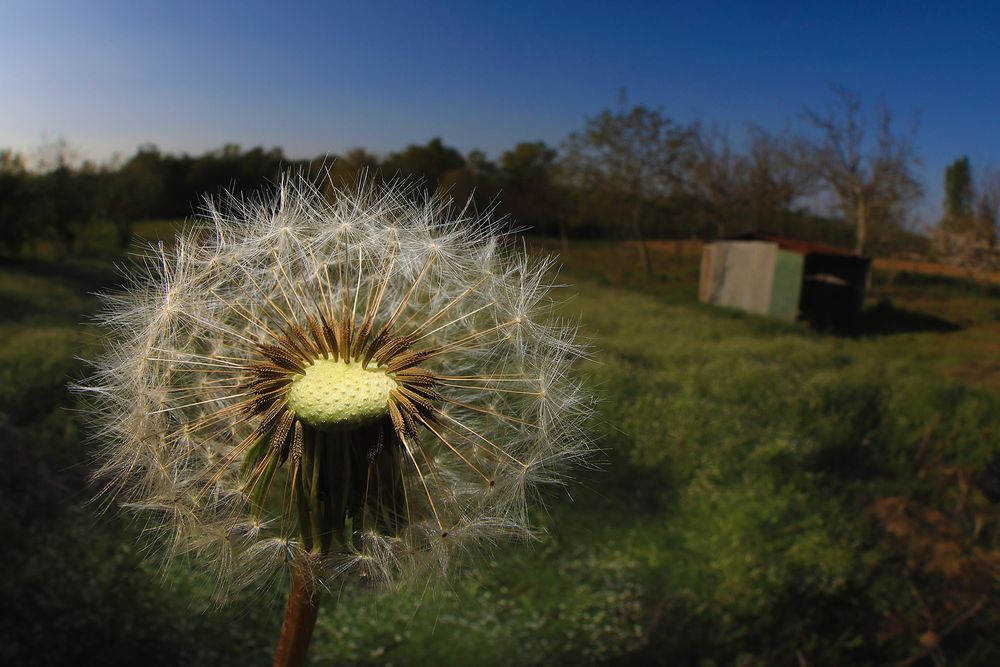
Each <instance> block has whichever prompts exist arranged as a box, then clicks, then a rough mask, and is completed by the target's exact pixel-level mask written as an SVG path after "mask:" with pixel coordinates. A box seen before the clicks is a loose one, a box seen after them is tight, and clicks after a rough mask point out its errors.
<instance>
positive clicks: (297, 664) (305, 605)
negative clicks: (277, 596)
mask: <svg viewBox="0 0 1000 667" xmlns="http://www.w3.org/2000/svg"><path fill="white" fill-rule="evenodd" d="M319 601H320V591H319V589H318V588H317V587H316V586H315V585H314V584H313V583H312V580H311V579H310V578H309V577H308V575H307V574H305V573H304V572H303V571H302V568H299V567H296V568H293V569H292V582H291V587H290V589H289V591H288V604H287V605H286V606H285V620H284V622H283V623H282V624H281V637H280V638H279V639H278V648H277V650H276V651H275V653H274V667H301V666H302V665H305V664H306V653H307V652H308V651H309V642H310V641H311V640H312V633H313V628H315V627H316V615H317V614H318V613H319Z"/></svg>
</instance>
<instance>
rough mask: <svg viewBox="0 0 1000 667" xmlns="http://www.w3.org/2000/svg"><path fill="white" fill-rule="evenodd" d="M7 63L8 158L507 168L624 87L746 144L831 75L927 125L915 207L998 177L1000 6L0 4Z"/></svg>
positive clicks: (825, 97) (821, 96) (1, 97)
mask: <svg viewBox="0 0 1000 667" xmlns="http://www.w3.org/2000/svg"><path fill="white" fill-rule="evenodd" d="M0 63H2V64H0V147H12V148H15V149H18V150H22V151H26V152H30V151H32V150H33V149H35V148H36V147H37V146H38V145H39V144H40V143H41V142H42V140H43V138H48V139H54V138H56V137H59V136H63V137H65V138H66V139H67V140H68V141H69V142H70V143H71V144H72V145H74V146H76V147H78V148H80V149H82V151H83V152H84V154H85V155H87V156H88V157H91V158H94V159H104V158H107V157H109V156H110V155H111V154H112V153H114V152H116V151H117V152H120V153H124V154H130V153H131V152H133V151H134V150H135V148H136V147H137V146H138V145H139V144H141V143H146V142H153V143H156V144H158V145H159V146H160V147H161V148H162V149H164V150H166V151H172V152H181V151H187V152H201V151H203V150H206V149H210V148H216V147H219V146H221V145H222V144H225V143H239V144H242V145H244V146H254V145H264V146H266V147H271V146H281V147H283V148H284V149H285V150H286V152H287V153H288V154H289V155H291V156H293V157H313V156H317V155H321V154H324V153H330V152H333V153H336V152H339V151H343V150H346V149H348V148H351V147H354V146H363V147H365V148H368V149H370V150H373V151H375V152H378V153H385V152H388V151H392V150H398V149H400V148H402V147H404V146H406V145H407V144H410V143H423V142H426V141H427V140H428V139H430V138H432V137H434V136H440V137H442V138H443V139H444V140H445V142H446V143H448V144H450V145H453V146H455V147H457V148H458V149H460V150H462V151H463V152H466V151H468V150H471V149H473V148H481V149H484V150H485V151H486V152H487V153H488V154H490V155H491V156H496V155H498V154H499V152H500V151H502V150H504V149H505V148H509V147H512V146H513V145H514V144H516V143H517V142H519V141H525V140H544V141H546V142H548V143H550V144H554V145H558V144H559V142H561V141H562V140H563V139H564V138H565V137H566V135H567V134H568V133H569V132H571V131H573V130H575V129H578V128H580V127H582V124H583V121H584V118H585V116H588V115H593V114H595V113H597V112H599V111H600V110H602V109H604V108H608V107H613V106H615V105H616V104H617V97H618V91H619V90H620V89H622V88H624V89H626V90H627V91H628V96H629V101H630V102H632V103H635V104H643V105H646V106H650V107H654V108H660V109H661V110H662V112H663V113H664V114H665V115H667V116H669V117H671V118H674V119H675V120H678V121H681V122H687V121H691V120H695V119H699V120H702V121H703V122H706V123H709V124H712V123H714V124H717V125H719V126H720V127H721V128H723V129H725V130H727V131H728V132H730V134H731V135H733V137H734V138H739V137H742V136H743V134H744V131H745V129H746V127H747V126H749V125H751V124H757V125H760V126H763V127H765V128H767V129H772V130H779V129H781V128H783V127H784V126H786V125H789V124H791V125H796V124H798V123H799V118H800V112H801V110H802V108H803V106H811V107H814V108H822V107H824V106H825V105H826V104H827V103H828V102H829V101H830V98H831V95H830V92H829V88H828V85H829V84H830V83H831V82H835V83H838V84H841V85H844V86H846V87H848V88H851V89H853V90H855V91H857V92H858V93H859V94H861V95H862V97H863V99H864V100H865V101H866V103H868V105H869V106H872V105H874V103H875V102H876V100H877V99H878V98H879V97H880V96H881V97H884V99H885V101H886V102H887V103H888V105H889V107H890V108H891V109H892V110H893V111H894V112H895V114H896V117H897V119H898V120H899V121H900V126H901V127H902V126H903V124H905V123H906V122H908V121H909V119H910V118H911V117H913V116H914V115H916V116H917V117H918V119H919V123H920V124H919V134H918V142H917V145H918V149H919V153H920V155H921V156H922V158H923V162H924V164H923V166H922V167H921V169H920V173H921V175H922V177H923V180H924V183H925V186H926V188H927V193H928V194H927V201H926V202H925V204H924V205H923V211H924V213H925V216H933V215H936V211H937V210H938V208H939V206H940V198H941V180H942V176H941V174H942V170H943V169H944V166H945V165H946V164H947V163H948V162H950V161H951V160H952V159H954V158H955V157H957V156H959V155H961V154H963V153H964V154H967V155H968V156H969V157H970V159H971V160H972V163H973V167H974V168H976V167H985V166H994V167H1000V133H998V132H997V125H998V123H997V121H998V118H1000V4H998V3H981V4H976V3H964V4H963V3H940V4H936V5H931V4H930V3H921V2H916V1H911V2H857V3H848V2H840V3H837V2H815V3H813V2H802V1H800V2H790V3H760V2H732V3H726V2H690V1H688V2H683V3H627V2H603V3H589V2H580V1H577V2H569V1H567V2H546V1H542V0H536V1H534V2H525V3H521V2H497V3H486V2H452V3H431V2H413V1H411V2H399V3H392V2H371V3H365V2H350V3H348V2H309V3H293V2H277V1H272V2H260V3H257V2H251V1H248V0H243V1H240V2H212V1H211V0H202V1H201V2H187V1H182V0H172V1H163V2H145V1H142V0H129V1H127V2H104V1H101V0H86V1H68V0H67V1H65V2H50V1H46V0H23V1H21V2H12V1H9V0H0ZM922 217H923V216H922Z"/></svg>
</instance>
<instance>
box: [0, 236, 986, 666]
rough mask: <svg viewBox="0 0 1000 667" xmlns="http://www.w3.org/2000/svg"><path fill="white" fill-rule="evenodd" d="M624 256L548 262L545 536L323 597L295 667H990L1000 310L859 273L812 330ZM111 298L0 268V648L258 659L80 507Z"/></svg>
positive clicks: (258, 624)
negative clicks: (585, 382)
mask: <svg viewBox="0 0 1000 667" xmlns="http://www.w3.org/2000/svg"><path fill="white" fill-rule="evenodd" d="M155 229H158V227H157V225H155V224H153V225H150V228H149V230H147V231H149V232H150V233H151V230H155ZM533 247H534V249H535V250H536V251H539V252H548V251H552V252H554V251H555V250H556V249H557V246H556V245H553V244H551V243H547V242H536V243H534V244H533ZM633 253H634V249H632V248H629V247H628V246H626V245H611V244H608V243H603V242H602V243H592V244H587V243H577V244H574V245H572V246H571V248H570V251H569V252H568V253H566V254H565V256H564V257H563V259H564V262H565V269H564V270H563V271H562V273H561V274H560V275H559V277H558V280H559V282H561V283H565V284H566V285H567V287H565V288H563V289H561V290H560V291H559V292H560V297H561V298H563V299H564V302H563V304H562V306H561V310H562V312H563V313H564V314H565V315H567V316H569V317H574V318H579V319H580V321H581V324H582V329H583V332H584V334H585V335H586V336H587V337H588V338H589V339H590V341H591V343H592V346H593V352H594V354H593V358H592V359H591V360H589V361H587V362H584V363H582V364H581V365H580V368H579V371H580V372H581V373H583V374H585V375H586V376H587V377H588V378H589V380H590V382H591V384H592V386H593V387H594V389H595V391H596V393H597V394H598V396H599V399H600V401H599V411H598V412H599V414H598V417H597V419H596V420H595V424H594V427H595V428H596V429H597V430H598V431H599V432H600V433H601V440H600V445H601V447H602V450H603V454H602V457H601V461H600V465H599V466H598V467H597V468H595V469H593V470H585V471H582V472H581V474H580V476H579V479H578V480H577V481H576V482H575V483H573V484H572V485H570V486H569V487H567V488H566V489H554V490H552V492H551V493H550V495H549V504H548V507H547V509H546V510H540V511H539V512H538V514H537V517H536V520H537V523H538V524H539V525H540V526H542V527H543V528H544V529H545V531H546V532H547V536H546V537H545V539H544V540H542V541H541V542H539V543H537V544H532V545H513V546H508V547H506V548H504V549H502V550H500V551H498V552H497V553H496V554H495V555H494V556H493V557H492V558H491V559H488V560H485V561H482V562H480V563H478V565H477V567H475V568H472V569H470V570H469V571H468V572H467V573H466V574H464V575H463V576H461V577H458V578H455V579H453V580H451V581H450V582H449V584H448V585H447V586H446V587H445V588H444V589H433V590H432V589H427V590H424V589H418V590H413V591H404V592H402V593H399V592H394V593H388V592H373V591H364V590H355V589H350V588H345V589H343V590H340V591H332V592H331V593H330V594H329V595H328V596H327V598H326V601H325V603H324V607H323V609H322V611H321V614H320V620H319V625H318V627H317V630H316V635H315V638H314V644H313V650H312V654H311V655H312V661H313V664H316V665H328V664H337V665H366V664H385V665H388V664H396V665H432V664H477V665H534V664H546V665H551V664H606V665H613V664H630V665H632V664H660V665H704V666H709V665H797V666H801V665H826V664H852V665H883V664H922V661H925V662H926V664H939V660H944V659H947V660H948V662H949V663H950V664H957V665H979V664H996V663H997V662H998V661H1000V645H998V643H997V641H996V639H995V638H996V637H997V636H1000V607H998V604H997V600H998V599H1000V596H998V595H997V593H998V592H1000V522H998V513H997V502H1000V455H998V453H997V452H998V451H1000V450H998V445H1000V418H998V415H1000V295H998V294H997V293H995V292H991V291H990V290H987V289H985V288H982V287H978V286H975V285H968V284H962V283H957V282H951V281H946V280H942V279H934V280H931V279H921V278H917V277H913V276H907V275H888V274H878V275H876V279H875V283H874V285H873V289H872V291H871V295H870V304H869V308H868V310H867V311H866V313H865V316H864V318H863V320H862V327H861V330H860V331H859V334H858V335H856V336H852V337H834V336H827V335H821V334H818V333H814V332H812V331H810V330H809V329H807V328H806V327H805V326H804V325H788V324H781V323H777V322H772V321H769V320H765V319H760V318H756V317H750V316H745V315H742V314H740V313H737V312H732V311H727V310H723V309H716V308H712V307H708V306H705V305H702V304H699V303H698V302H697V300H696V292H697V276H698V270H697V257H696V256H694V255H692V254H690V253H685V252H683V248H680V249H677V250H676V251H674V250H670V249H666V248H660V249H654V260H655V265H656V267H657V276H656V278H655V279H654V280H651V281H650V280H646V279H644V278H643V277H642V276H641V275H640V274H639V272H638V269H634V270H633V269H632V268H630V267H632V266H636V262H635V257H634V254H633ZM120 282H121V279H120V277H119V275H118V274H117V273H116V271H115V269H114V267H113V265H112V263H111V262H109V261H105V260H69V261H63V262H60V263H55V262H18V263H13V262H6V263H3V264H0V447H2V456H3V462H4V465H3V466H0V535H2V539H0V558H2V562H3V563H4V565H5V572H6V573H5V576H3V577H0V661H2V662H3V663H4V664H38V665H61V664H72V663H80V662H88V663H92V664H147V665H161V664H162V665H174V664H206V665H207V664H212V665H257V664H259V665H265V664H269V662H270V655H271V653H270V652H271V651H273V643H274V641H275V638H276V636H277V631H278V625H279V622H280V619H281V610H282V606H283V598H282V596H281V594H280V593H279V594H277V595H275V596H273V597H267V596H264V597H262V596H260V595H259V594H246V595H245V596H244V597H243V598H241V599H239V600H236V601H235V602H234V603H233V604H231V605H229V606H227V607H225V608H222V609H219V608H216V607H215V606H214V605H213V598H212V591H213V582H212V580H211V579H210V578H202V577H199V576H196V575H192V574H190V573H189V572H188V570H187V569H186V568H185V566H184V563H183V562H181V561H179V562H175V563H173V564H172V565H171V566H170V567H169V568H167V569H166V570H165V571H164V572H162V573H161V572H160V570H159V568H158V565H157V563H156V562H155V561H152V560H149V559H148V558H146V554H145V552H144V550H143V547H142V544H143V538H142V526H141V525H134V524H132V523H130V522H129V521H127V520H126V519H125V518H122V517H118V516H116V515H115V514H114V513H106V512H105V513H102V512H101V511H100V509H101V508H99V507H95V506H94V505H92V504H90V503H89V502H88V500H89V498H90V497H91V496H92V494H93V489H92V488H91V487H90V486H89V481H88V465H89V464H88V457H89V455H90V448H91V447H92V445H90V444H88V443H87V442H86V440H85V437H84V436H85V431H84V428H83V426H82V424H81V421H82V420H80V419H79V415H78V414H76V413H75V412H74V402H73V398H72V397H71V396H70V395H69V394H68V393H67V392H66V390H65V389H64V386H65V383H66V382H67V380H70V379H72V378H74V377H79V376H80V375H81V374H82V373H84V372H85V369H84V365H83V364H82V363H81V362H80V361H78V358H87V357H91V356H93V354H94V353H95V351H96V350H97V349H99V347H100V346H101V345H102V344H103V341H102V339H101V334H100V332H99V331H98V330H96V329H95V328H94V327H92V326H90V325H88V324H86V317H87V315H88V314H89V313H92V312H93V311H94V310H95V309H96V308H97V307H98V301H97V299H96V298H95V297H94V296H92V293H93V292H95V291H97V290H100V289H107V288H111V287H113V286H115V285H116V284H118V283H120ZM890 300H891V304H890Z"/></svg>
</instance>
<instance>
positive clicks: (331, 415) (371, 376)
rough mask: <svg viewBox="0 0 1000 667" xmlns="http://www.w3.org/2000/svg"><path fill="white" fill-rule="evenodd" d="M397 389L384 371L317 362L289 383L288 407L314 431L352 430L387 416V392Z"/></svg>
mask: <svg viewBox="0 0 1000 667" xmlns="http://www.w3.org/2000/svg"><path fill="white" fill-rule="evenodd" d="M396 386H397V382H396V380H395V379H393V378H392V377H391V376H390V375H388V374H387V373H386V372H385V369H384V368H380V367H376V366H374V365H371V366H369V367H368V368H363V367H362V365H361V364H360V363H344V362H343V361H334V360H332V359H317V360H315V361H314V362H313V363H312V365H311V366H306V369H305V372H304V373H303V374H302V375H296V376H295V378H294V379H293V380H292V384H291V387H290V388H289V390H288V407H289V408H290V409H291V410H292V411H293V412H295V416H296V417H298V418H299V419H300V420H302V421H303V422H305V423H306V424H308V425H310V426H312V427H314V428H317V429H320V430H324V431H328V430H339V429H352V428H356V427H358V426H364V425H365V424H370V423H372V422H374V421H377V420H379V419H380V418H382V417H384V416H386V415H387V414H389V392H390V391H392V390H393V389H394V388H395V387H396Z"/></svg>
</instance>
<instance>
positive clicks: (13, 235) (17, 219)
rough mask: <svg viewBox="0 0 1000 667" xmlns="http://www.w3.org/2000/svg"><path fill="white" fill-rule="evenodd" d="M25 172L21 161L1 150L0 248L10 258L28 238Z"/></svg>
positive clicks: (19, 158)
mask: <svg viewBox="0 0 1000 667" xmlns="http://www.w3.org/2000/svg"><path fill="white" fill-rule="evenodd" d="M27 180H28V173H27V170H26V169H25V166H24V158H23V157H22V156H21V155H19V154H17V153H15V152H13V151H11V150H2V151H0V248H3V250H4V252H5V253H6V254H7V255H10V256H16V255H18V254H19V253H20V252H21V248H22V246H23V245H24V243H25V241H27V240H28V238H29V237H30V235H31V228H30V227H29V225H28V224H27V221H26V220H24V219H23V216H22V212H23V209H24V205H25V200H26V197H25V195H26V191H27Z"/></svg>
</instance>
